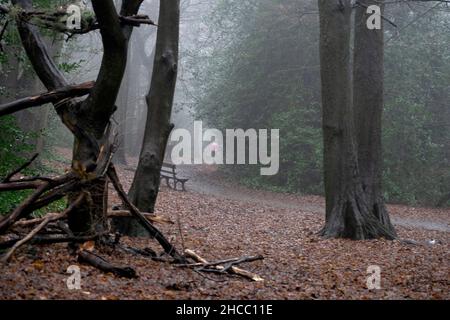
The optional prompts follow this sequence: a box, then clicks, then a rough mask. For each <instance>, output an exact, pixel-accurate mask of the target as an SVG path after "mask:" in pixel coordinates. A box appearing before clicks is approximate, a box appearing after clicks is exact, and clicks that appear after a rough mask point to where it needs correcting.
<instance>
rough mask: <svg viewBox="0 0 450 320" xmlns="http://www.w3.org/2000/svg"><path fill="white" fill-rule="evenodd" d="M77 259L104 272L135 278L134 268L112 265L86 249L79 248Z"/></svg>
mask: <svg viewBox="0 0 450 320" xmlns="http://www.w3.org/2000/svg"><path fill="white" fill-rule="evenodd" d="M78 261H79V262H82V263H87V264H89V265H91V266H93V267H95V268H97V269H100V270H102V271H103V272H106V273H109V272H111V273H113V274H115V275H117V276H119V277H124V278H137V274H136V271H135V270H134V269H132V268H130V267H121V266H116V265H113V264H111V263H109V262H108V261H106V260H105V259H103V258H102V257H100V256H98V255H96V254H95V253H93V252H90V251H87V250H80V251H79V252H78Z"/></svg>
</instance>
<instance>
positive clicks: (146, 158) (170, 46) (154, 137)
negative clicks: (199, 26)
mask: <svg viewBox="0 0 450 320" xmlns="http://www.w3.org/2000/svg"><path fill="white" fill-rule="evenodd" d="M179 21H180V1H179V0H165V1H161V2H160V11H159V23H158V26H159V27H158V34H157V40H156V50H155V59H154V64H153V65H154V68H153V73H152V81H151V86H150V91H149V93H148V95H147V96H146V102H147V107H148V112H147V122H146V128H145V133H144V142H143V146H142V150H141V154H140V158H139V165H138V168H137V171H136V174H135V177H134V181H133V184H132V187H131V190H130V199H131V200H132V201H133V203H134V204H135V205H136V206H137V207H138V208H139V209H140V210H141V211H145V212H151V213H152V212H154V207H155V202H156V198H157V196H158V191H159V183H160V171H161V166H162V163H163V160H164V153H165V149H166V144H167V139H168V138H169V134H170V132H171V130H172V128H173V125H172V124H171V123H170V117H171V113H172V104H173V97H174V93H175V84H176V79H177V68H178V66H177V64H178V41H179Z"/></svg>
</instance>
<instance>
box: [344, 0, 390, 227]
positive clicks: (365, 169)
mask: <svg viewBox="0 0 450 320" xmlns="http://www.w3.org/2000/svg"><path fill="white" fill-rule="evenodd" d="M382 4H383V0H381V1H380V0H360V1H359V6H358V7H357V8H356V13H355V40H354V41H355V44H354V58H353V64H354V66H353V105H354V116H355V129H356V139H357V141H356V144H357V150H358V164H359V172H360V175H361V180H362V188H363V190H364V192H365V194H366V196H367V202H368V206H369V209H370V210H371V211H372V214H373V215H374V216H375V217H376V218H377V219H378V220H379V221H380V223H381V224H382V225H383V226H384V227H385V228H386V229H387V230H389V231H390V232H391V233H392V234H395V229H394V227H393V225H392V223H391V221H390V218H389V213H388V212H387V209H386V205H385V203H384V199H383V193H382V178H383V172H382V166H383V159H382V152H383V151H382V144H381V132H382V127H381V126H382V114H383V106H384V104H383V103H384V28H383V27H382V28H381V29H380V30H377V29H374V30H370V29H369V28H367V25H366V22H367V20H368V18H369V15H368V14H367V12H366V11H367V10H366V8H367V7H368V6H370V5H378V6H380V5H381V7H382V12H383V9H384V6H383V5H382ZM382 23H383V20H382Z"/></svg>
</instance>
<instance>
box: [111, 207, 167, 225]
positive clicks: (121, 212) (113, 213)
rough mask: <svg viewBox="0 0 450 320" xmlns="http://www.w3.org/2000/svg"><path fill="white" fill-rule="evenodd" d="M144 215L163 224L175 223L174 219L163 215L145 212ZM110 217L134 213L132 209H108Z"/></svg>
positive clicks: (126, 215)
mask: <svg viewBox="0 0 450 320" xmlns="http://www.w3.org/2000/svg"><path fill="white" fill-rule="evenodd" d="M142 215H143V216H144V217H145V218H146V219H147V220H149V221H151V222H156V223H162V224H175V223H174V222H173V221H172V220H170V219H168V218H164V217H162V216H157V215H154V214H151V213H144V212H142ZM108 217H110V218H128V217H133V214H132V213H131V212H130V211H126V210H113V211H108Z"/></svg>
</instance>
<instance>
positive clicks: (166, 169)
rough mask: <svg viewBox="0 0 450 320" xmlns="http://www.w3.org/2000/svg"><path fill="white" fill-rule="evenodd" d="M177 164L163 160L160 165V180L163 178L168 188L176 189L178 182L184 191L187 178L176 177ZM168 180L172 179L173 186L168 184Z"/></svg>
mask: <svg viewBox="0 0 450 320" xmlns="http://www.w3.org/2000/svg"><path fill="white" fill-rule="evenodd" d="M176 170H177V166H176V165H174V164H171V163H167V162H164V163H163V164H162V167H161V174H160V176H161V180H162V179H165V180H166V184H167V186H168V187H169V188H170V189H173V190H177V186H178V183H180V184H181V190H182V191H186V189H185V187H184V184H185V183H186V181H188V180H189V179H182V178H179V177H177V171H176ZM170 180H173V186H171V185H170Z"/></svg>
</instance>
